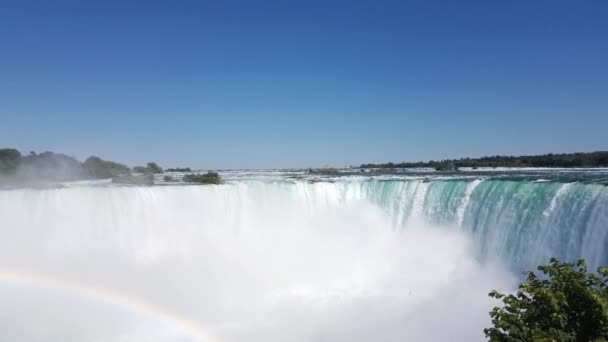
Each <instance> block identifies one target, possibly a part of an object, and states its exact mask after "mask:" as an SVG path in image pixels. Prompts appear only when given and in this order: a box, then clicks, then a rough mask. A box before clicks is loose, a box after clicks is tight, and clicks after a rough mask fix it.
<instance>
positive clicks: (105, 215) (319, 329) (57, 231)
mask: <svg viewBox="0 0 608 342" xmlns="http://www.w3.org/2000/svg"><path fill="white" fill-rule="evenodd" d="M604 175H605V173H604V174H602V175H600V176H599V178H598V177H595V178H593V177H590V178H589V177H587V176H585V175H583V176H576V177H578V178H576V177H573V176H568V177H566V178H564V177H561V176H554V175H546V174H541V175H540V176H538V175H535V177H529V176H521V177H519V176H518V177H515V176H513V175H506V176H504V177H498V176H475V175H473V176H460V175H459V176H447V177H439V176H431V177H426V176H416V175H411V176H402V175H396V176H385V177H363V176H356V175H355V176H353V175H351V176H343V177H325V178H324V177H317V178H314V177H310V176H307V175H304V174H303V173H294V174H291V173H280V172H270V171H268V172H259V173H254V174H249V173H244V172H241V173H238V172H234V173H232V174H230V173H228V174H226V175H225V176H226V177H227V179H228V181H227V183H226V184H223V185H208V186H195V185H190V186H188V185H184V186H171V185H166V186H151V187H137V186H111V185H106V184H88V185H87V184H85V185H68V186H66V187H64V188H58V189H46V190H37V189H13V190H3V191H0V222H1V226H0V231H1V233H2V239H0V290H1V291H0V301H1V302H2V303H4V304H3V305H2V306H3V309H2V310H0V315H2V319H0V322H2V324H3V326H0V331H3V332H4V333H6V336H12V337H13V340H19V341H50V340H52V336H61V340H62V341H108V340H111V341H205V340H208V341H368V340H378V341H403V340H418V341H431V340H472V341H474V340H478V341H480V340H483V331H482V330H483V328H484V327H486V326H487V325H488V324H489V316H488V311H489V309H490V308H491V307H492V306H494V305H495V304H496V303H495V302H494V301H493V300H492V299H490V298H488V297H487V293H488V292H489V291H490V290H492V289H500V290H504V291H511V290H513V289H514V287H515V284H516V283H517V281H518V280H520V279H521V272H522V271H523V270H526V269H534V267H535V266H536V265H539V264H541V263H544V262H547V261H548V260H549V258H551V257H557V258H558V259H560V260H564V261H574V260H576V259H578V258H585V259H586V260H587V262H588V265H589V266H590V268H591V269H594V268H596V267H598V266H600V265H605V264H607V263H608V247H607V246H608V187H607V186H606V185H605V180H606V178H605V176H604ZM541 176H542V177H541ZM602 177H603V178H602ZM10 322H29V323H28V325H27V326H22V325H18V324H10ZM437 325H440V326H441V329H437V328H436V326H437ZM49 336H50V339H49Z"/></svg>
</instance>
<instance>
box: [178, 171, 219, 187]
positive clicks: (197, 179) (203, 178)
mask: <svg viewBox="0 0 608 342" xmlns="http://www.w3.org/2000/svg"><path fill="white" fill-rule="evenodd" d="M182 180H183V181H184V182H188V183H199V184H222V183H223V181H222V178H221V177H220V175H219V174H218V173H217V172H212V171H209V172H207V173H206V174H204V175H197V174H187V175H184V178H182Z"/></svg>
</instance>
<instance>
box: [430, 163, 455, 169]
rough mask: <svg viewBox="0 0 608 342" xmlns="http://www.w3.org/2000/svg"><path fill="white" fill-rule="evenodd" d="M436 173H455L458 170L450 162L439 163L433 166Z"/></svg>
mask: <svg viewBox="0 0 608 342" xmlns="http://www.w3.org/2000/svg"><path fill="white" fill-rule="evenodd" d="M435 170H437V171H457V170H458V168H457V167H456V166H455V165H454V163H452V162H446V163H441V164H439V165H437V166H435Z"/></svg>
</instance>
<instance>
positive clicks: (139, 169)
mask: <svg viewBox="0 0 608 342" xmlns="http://www.w3.org/2000/svg"><path fill="white" fill-rule="evenodd" d="M133 172H135V173H148V169H147V168H146V167H145V166H134V167H133Z"/></svg>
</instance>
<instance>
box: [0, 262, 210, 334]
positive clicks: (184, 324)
mask: <svg viewBox="0 0 608 342" xmlns="http://www.w3.org/2000/svg"><path fill="white" fill-rule="evenodd" d="M0 282H3V283H9V284H24V285H28V286H33V287H38V288H44V289H51V290H55V291H65V292H67V293H73V294H77V295H80V296H84V297H89V298H93V299H97V300H100V301H103V302H106V303H110V304H112V305H116V306H118V307H120V308H123V309H126V310H129V311H133V312H136V313H140V314H144V315H146V316H148V317H150V318H154V319H157V320H159V321H162V322H164V323H166V324H168V325H169V326H171V327H173V328H175V329H176V330H178V331H180V332H182V333H183V334H185V335H186V336H189V337H192V338H193V340H195V341H199V342H216V341H217V340H215V339H212V338H211V337H210V336H209V335H208V334H207V333H206V332H204V331H203V330H201V328H199V327H198V325H197V324H196V323H194V322H192V321H190V320H188V319H185V318H182V317H179V316H177V315H173V314H170V313H168V312H166V311H163V310H162V309H161V308H159V307H156V306H154V305H151V304H149V303H146V302H144V301H142V300H140V299H138V298H134V297H131V296H127V295H125V294H122V293H119V292H115V291H112V290H109V289H106V288H101V287H96V286H93V285H90V284H85V283H79V282H74V281H68V280H64V279H59V278H54V277H49V276H46V275H40V274H33V273H26V272H21V271H14V270H0Z"/></svg>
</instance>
